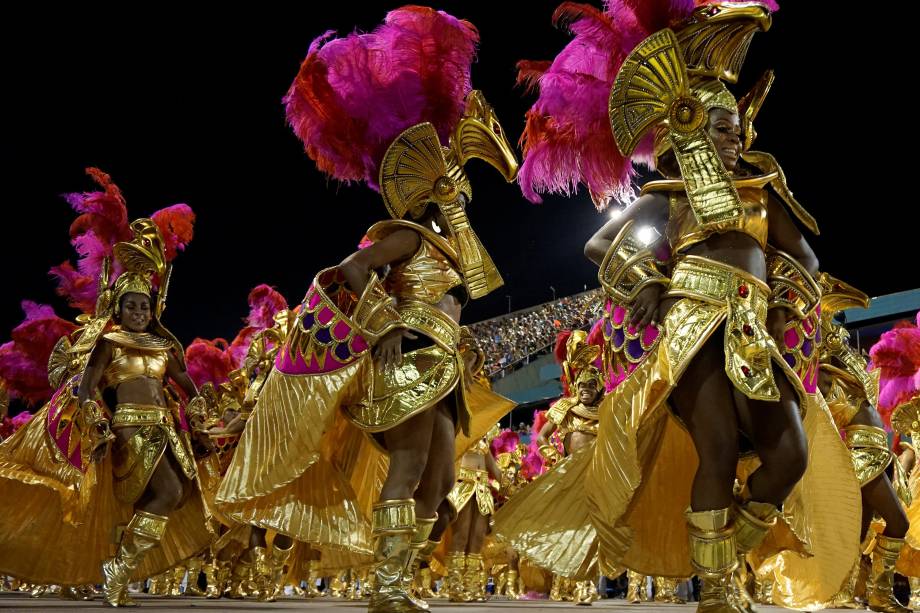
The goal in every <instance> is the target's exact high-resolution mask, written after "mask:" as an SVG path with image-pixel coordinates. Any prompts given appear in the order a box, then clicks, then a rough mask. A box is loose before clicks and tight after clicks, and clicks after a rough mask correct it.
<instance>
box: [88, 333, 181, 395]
mask: <svg viewBox="0 0 920 613" xmlns="http://www.w3.org/2000/svg"><path fill="white" fill-rule="evenodd" d="M135 337H137V338H135ZM103 338H105V339H106V340H109V341H110V342H111V343H112V360H111V361H110V362H109V364H108V366H106V368H105V372H104V373H103V375H102V381H103V385H104V386H105V387H117V386H118V385H119V384H121V383H124V382H125V381H128V380H130V379H136V378H138V377H148V378H150V379H157V380H160V379H162V378H163V377H164V376H165V375H166V364H167V363H168V362H169V347H171V345H170V344H169V343H168V342H167V341H164V340H163V339H161V338H159V337H158V336H154V335H153V334H143V335H128V334H127V333H124V332H110V333H108V334H105V335H103ZM138 339H144V340H143V341H139V340H138Z"/></svg>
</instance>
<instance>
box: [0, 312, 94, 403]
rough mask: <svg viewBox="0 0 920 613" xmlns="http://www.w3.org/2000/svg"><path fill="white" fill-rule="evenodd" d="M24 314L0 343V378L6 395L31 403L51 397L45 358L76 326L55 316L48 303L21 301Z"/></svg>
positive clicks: (51, 390)
mask: <svg viewBox="0 0 920 613" xmlns="http://www.w3.org/2000/svg"><path fill="white" fill-rule="evenodd" d="M22 310H23V311H25V314H26V317H25V320H23V322H22V323H20V324H19V325H18V326H16V327H15V328H13V333H12V340H11V341H9V342H7V343H4V344H3V345H0V379H2V380H3V381H5V382H6V386H7V388H8V389H9V392H10V397H12V398H20V399H22V400H23V401H24V402H25V403H26V404H29V405H34V404H36V403H39V402H43V401H45V400H47V399H48V398H50V397H51V394H52V392H53V391H54V390H53V389H51V385H50V384H49V383H48V358H50V357H51V352H52V350H53V349H54V345H55V344H56V343H57V341H58V339H59V338H61V337H62V336H69V335H70V334H72V333H73V332H74V331H75V330H76V329H77V326H76V325H74V324H73V323H71V322H69V321H67V320H66V319H62V318H60V317H58V316H57V315H56V314H55V312H54V309H53V308H52V307H50V306H48V305H44V304H36V303H34V302H30V301H28V300H26V301H23V303H22Z"/></svg>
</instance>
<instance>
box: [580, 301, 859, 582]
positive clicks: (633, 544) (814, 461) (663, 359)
mask: <svg viewBox="0 0 920 613" xmlns="http://www.w3.org/2000/svg"><path fill="white" fill-rule="evenodd" d="M749 289H750V290H753V288H749ZM751 293H753V291H751ZM727 310H728V307H727V305H726V304H725V303H723V304H722V305H716V304H711V303H709V302H706V301H703V300H698V299H692V298H687V299H683V300H680V301H678V302H677V303H676V304H675V305H674V306H673V307H672V309H671V310H670V311H669V313H668V315H667V317H666V318H665V321H664V322H663V324H664V335H663V337H662V339H661V341H660V342H659V343H658V345H657V346H656V347H655V348H654V349H653V350H652V352H651V353H650V354H649V355H648V357H647V358H646V360H645V361H644V362H643V363H641V364H640V365H639V366H638V367H637V368H636V370H635V371H634V372H633V373H632V374H631V375H630V376H629V377H628V378H627V379H626V380H625V381H623V382H622V383H621V384H620V385H619V386H618V387H617V388H616V389H615V390H614V391H613V392H611V393H610V394H608V395H607V396H606V398H605V399H604V401H603V402H602V403H601V407H600V415H601V419H600V428H599V432H598V439H597V442H596V446H595V453H594V458H593V459H592V462H591V466H590V469H589V471H588V474H587V475H586V479H587V481H586V482H587V483H591V487H589V488H588V492H587V495H588V505H589V510H590V513H591V517H592V520H593V523H594V525H595V526H596V529H597V534H598V542H599V562H600V567H601V571H602V572H603V573H604V574H605V575H608V576H612V575H613V573H614V571H615V570H616V569H617V568H618V567H619V566H622V565H625V566H627V567H629V568H632V569H635V570H636V571H638V572H642V573H645V574H648V575H656V576H670V577H680V576H689V575H691V574H692V573H693V570H692V568H691V567H690V564H689V553H690V552H689V550H688V549H687V532H686V526H685V523H684V521H683V517H682V513H683V511H684V509H686V508H687V507H688V506H689V502H690V486H691V483H692V480H693V476H694V474H695V472H696V466H697V458H696V453H695V451H694V447H693V443H692V441H691V440H690V438H689V435H688V434H687V433H686V431H685V430H684V429H683V428H681V427H680V425H679V423H678V421H677V420H676V419H675V418H673V417H672V416H671V415H670V413H668V412H667V411H666V410H664V409H665V408H666V404H665V400H666V399H667V396H668V394H669V393H670V391H671V389H673V386H674V385H676V383H677V381H678V379H679V377H680V375H681V373H682V372H683V370H684V369H685V367H686V364H687V363H688V362H689V360H691V359H692V358H693V356H694V355H695V354H696V352H697V351H698V349H699V348H700V347H701V346H702V345H703V344H704V343H705V342H706V340H707V339H708V338H709V336H711V334H712V333H713V332H714V331H715V330H716V329H717V328H718V326H719V325H720V324H721V322H722V321H724V320H725V318H726V316H727ZM770 356H771V358H772V360H773V362H774V364H775V367H777V368H779V369H780V370H782V371H783V373H784V374H785V376H786V377H787V378H788V379H789V380H790V382H791V383H792V384H793V386H795V388H796V389H797V391H798V395H799V398H800V401H801V404H802V408H803V411H804V413H805V428H806V432H807V433H808V434H809V466H808V470H807V471H806V474H805V477H804V478H803V480H802V481H801V482H800V483H799V485H798V486H797V487H796V489H795V490H794V491H793V494H792V495H791V496H790V498H789V500H787V503H786V505H785V507H786V509H787V511H788V513H789V517H784V521H783V522H778V525H777V528H776V530H780V528H782V529H784V530H787V532H788V528H790V527H791V528H792V531H791V538H792V539H793V540H799V541H802V540H804V541H806V542H808V543H810V545H811V547H812V548H813V550H814V551H815V554H816V557H820V558H821V559H822V562H823V564H822V570H821V573H822V574H821V575H819V576H820V577H822V579H821V580H819V581H818V582H817V586H812V587H809V588H808V589H807V590H805V592H803V593H811V594H816V593H818V594H822V595H823V591H822V590H825V589H827V586H828V585H830V584H833V583H834V582H835V581H836V585H835V586H834V587H833V589H831V590H829V591H830V593H829V594H828V598H829V597H830V596H832V595H833V592H835V591H836V590H837V588H839V586H840V585H841V584H842V583H843V580H844V579H845V578H846V575H847V573H848V572H849V570H850V568H852V563H853V560H854V558H853V556H855V552H856V549H857V545H856V543H855V541H856V540H857V539H858V530H859V528H858V517H856V514H854V513H852V512H851V510H852V509H853V508H857V505H858V504H859V502H858V501H859V500H860V498H859V490H858V484H857V483H856V481H855V479H854V478H852V477H848V475H852V469H851V465H850V460H849V454H848V453H847V450H846V448H845V447H844V445H843V443H842V441H841V440H840V437H839V435H838V434H837V431H836V429H835V428H834V425H833V423H832V421H831V420H830V416H829V414H828V413H827V410H826V407H824V406H823V402H820V403H819V404H818V405H817V406H820V410H815V411H811V408H812V407H813V406H815V405H816V400H815V399H813V398H812V397H809V396H808V395H807V394H805V393H804V390H803V389H802V387H801V382H800V381H799V379H798V378H797V377H796V376H795V374H794V373H792V372H791V370H790V369H789V367H788V365H787V364H786V363H785V361H783V360H782V359H781V358H780V357H779V353H778V351H776V349H775V345H772V346H771V350H770ZM816 398H819V397H816ZM809 413H814V414H809ZM840 475H843V476H842V477H841V476H840ZM822 479H823V480H826V481H827V482H832V484H831V483H825V481H822ZM769 541H770V539H768V542H769ZM764 546H765V547H766V546H767V543H765V545H764ZM818 552H820V553H818ZM838 571H839V572H838ZM825 578H826V581H825ZM837 579H839V581H838V580H837Z"/></svg>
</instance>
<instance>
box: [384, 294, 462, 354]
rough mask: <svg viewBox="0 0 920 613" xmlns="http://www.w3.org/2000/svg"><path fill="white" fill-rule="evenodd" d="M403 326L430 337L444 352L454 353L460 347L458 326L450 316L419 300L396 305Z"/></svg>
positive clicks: (405, 301)
mask: <svg viewBox="0 0 920 613" xmlns="http://www.w3.org/2000/svg"><path fill="white" fill-rule="evenodd" d="M396 310H397V311H399V315H400V317H401V318H402V321H403V323H404V324H406V325H407V326H408V327H410V328H412V329H413V330H418V331H419V332H421V333H422V334H424V335H425V336H428V337H430V338H431V339H432V340H433V341H434V342H436V343H437V344H438V345H440V346H441V347H442V348H443V349H444V350H446V351H450V352H455V351H457V347H458V346H459V345H460V324H458V323H457V322H455V321H454V320H453V319H451V318H450V316H449V315H448V314H447V313H445V312H444V311H442V310H441V309H438V308H436V307H434V306H433V305H430V304H428V303H427V302H422V301H420V300H404V301H401V302H399V303H398V304H397V305H396Z"/></svg>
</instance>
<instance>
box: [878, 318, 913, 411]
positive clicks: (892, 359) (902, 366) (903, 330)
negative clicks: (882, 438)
mask: <svg viewBox="0 0 920 613" xmlns="http://www.w3.org/2000/svg"><path fill="white" fill-rule="evenodd" d="M869 357H870V359H871V360H872V362H871V364H870V368H871V369H873V370H874V369H879V370H880V371H881V373H880V378H879V397H878V407H877V408H878V412H879V414H880V415H881V416H882V420H883V421H884V422H885V424H886V425H889V426H890V422H891V412H892V411H894V409H895V408H896V407H897V406H898V405H900V404H902V403H904V402H907V401H909V400H911V399H912V398H914V397H915V396H917V394H918V393H920V313H917V316H916V325H915V324H913V323H910V322H903V323H900V324H898V325H896V326H895V327H894V328H893V329H892V330H889V331H887V332H885V333H884V334H882V336H881V338H879V340H878V342H877V343H875V344H874V345H873V346H872V348H871V349H870V350H869Z"/></svg>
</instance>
